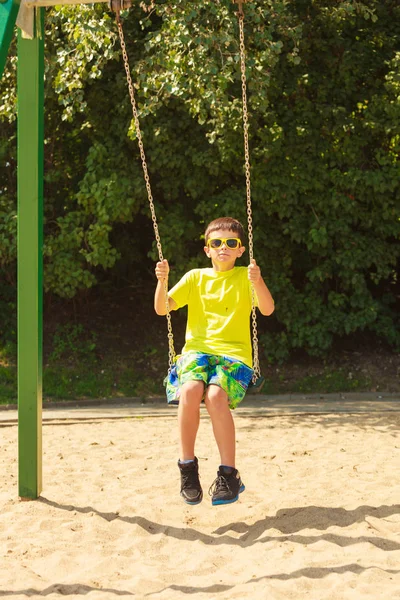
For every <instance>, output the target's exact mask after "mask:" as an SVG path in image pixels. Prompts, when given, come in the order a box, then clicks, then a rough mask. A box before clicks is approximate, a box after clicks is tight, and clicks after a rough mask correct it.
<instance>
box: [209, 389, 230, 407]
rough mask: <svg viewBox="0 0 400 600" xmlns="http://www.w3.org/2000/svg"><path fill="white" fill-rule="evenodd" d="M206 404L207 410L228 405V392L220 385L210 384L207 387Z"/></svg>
mask: <svg viewBox="0 0 400 600" xmlns="http://www.w3.org/2000/svg"><path fill="white" fill-rule="evenodd" d="M205 403H206V406H207V408H208V409H209V410H218V409H220V408H225V407H226V406H228V394H227V393H226V392H225V390H223V389H222V388H221V387H219V386H217V385H212V386H210V387H209V388H207V392H206V398H205Z"/></svg>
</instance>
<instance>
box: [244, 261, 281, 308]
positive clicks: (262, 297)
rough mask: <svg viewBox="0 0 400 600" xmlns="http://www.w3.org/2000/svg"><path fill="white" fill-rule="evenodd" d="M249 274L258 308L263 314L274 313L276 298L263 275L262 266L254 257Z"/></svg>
mask: <svg viewBox="0 0 400 600" xmlns="http://www.w3.org/2000/svg"><path fill="white" fill-rule="evenodd" d="M248 274H249V279H250V281H251V283H252V284H253V287H254V291H255V293H256V296H257V300H258V308H259V310H260V312H261V314H262V315H265V316H268V315H272V313H273V312H274V310H275V304H274V300H273V298H272V296H271V292H270V291H269V289H268V288H267V285H266V283H265V281H264V279H263V278H262V276H261V270H260V267H259V266H258V265H257V263H256V261H255V260H254V258H253V259H252V260H251V262H250V265H249V267H248Z"/></svg>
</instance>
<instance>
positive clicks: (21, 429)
mask: <svg viewBox="0 0 400 600" xmlns="http://www.w3.org/2000/svg"><path fill="white" fill-rule="evenodd" d="M36 32H37V33H36V37H35V39H33V40H27V39H23V38H22V35H21V32H19V34H18V77H17V89H18V453H19V457H18V466H19V496H20V497H21V498H25V499H35V498H37V497H38V496H39V495H40V492H41V490H42V339H43V333H42V332H43V325H42V323H43V308H42V304H43V251H42V245H43V145H44V142H43V133H44V132H43V113H44V35H43V33H44V9H43V8H40V9H36Z"/></svg>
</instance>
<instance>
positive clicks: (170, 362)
mask: <svg viewBox="0 0 400 600" xmlns="http://www.w3.org/2000/svg"><path fill="white" fill-rule="evenodd" d="M116 22H117V27H118V34H119V39H120V44H121V50H122V58H123V61H124V66H125V73H126V79H127V82H128V89H129V96H130V99H131V104H132V113H133V119H134V123H135V130H136V137H137V141H138V146H139V151H140V158H141V161H142V169H143V176H144V181H145V184H146V190H147V197H148V200H149V206H150V212H151V219H152V221H153V229H154V234H155V238H156V244H157V250H158V256H159V260H160V262H162V261H163V260H164V257H163V252H162V247H161V238H160V234H159V231H158V224H157V217H156V210H155V207H154V200H153V194H152V191H151V185H150V177H149V172H148V168H147V161H146V155H145V152H144V146H143V140H142V132H141V130H140V122H139V115H138V111H137V106H136V100H135V90H134V87H133V82H132V77H131V70H130V67H129V59H128V53H127V50H126V44H125V38H124V31H123V29H122V23H121V19H120V16H119V12H117V13H116ZM164 293H165V305H166V310H167V312H166V317H167V326H168V366H169V369H168V372H170V371H171V369H172V366H173V364H174V362H175V358H176V354H175V348H174V336H173V332H172V322H171V313H170V310H169V302H168V281H165V282H164Z"/></svg>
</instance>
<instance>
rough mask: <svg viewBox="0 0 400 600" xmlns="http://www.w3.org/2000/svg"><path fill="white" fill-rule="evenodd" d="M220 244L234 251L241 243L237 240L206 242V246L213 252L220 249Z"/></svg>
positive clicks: (224, 239) (226, 239) (220, 239)
mask: <svg viewBox="0 0 400 600" xmlns="http://www.w3.org/2000/svg"><path fill="white" fill-rule="evenodd" d="M222 244H225V246H226V247H227V248H230V249H231V250H235V249H236V248H239V246H241V245H242V242H241V241H240V239H239V238H212V239H209V240H208V242H207V246H208V247H209V248H213V249H214V250H216V249H217V248H221V246H222Z"/></svg>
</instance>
